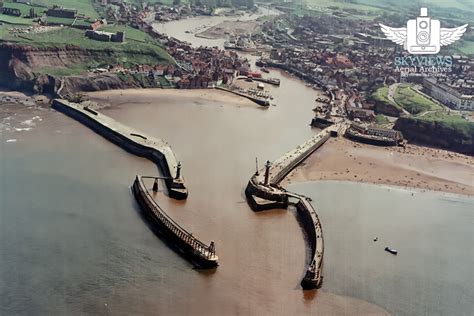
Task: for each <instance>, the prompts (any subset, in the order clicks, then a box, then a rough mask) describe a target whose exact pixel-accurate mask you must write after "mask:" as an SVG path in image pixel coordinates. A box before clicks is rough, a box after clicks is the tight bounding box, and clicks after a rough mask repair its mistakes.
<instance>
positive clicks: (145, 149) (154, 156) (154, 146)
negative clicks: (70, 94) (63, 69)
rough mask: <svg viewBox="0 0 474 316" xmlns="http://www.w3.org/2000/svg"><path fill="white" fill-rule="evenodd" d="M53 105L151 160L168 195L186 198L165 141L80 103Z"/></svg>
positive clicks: (56, 103)
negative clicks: (163, 180) (160, 174)
mask: <svg viewBox="0 0 474 316" xmlns="http://www.w3.org/2000/svg"><path fill="white" fill-rule="evenodd" d="M52 107H53V108H54V109H56V110H58V111H60V112H63V113H64V114H66V115H68V116H70V117H72V118H74V119H76V120H77V121H79V122H81V123H82V124H84V125H86V126H88V127H89V128H91V129H92V130H93V131H95V132H96V133H98V134H100V135H102V136H103V137H105V138H107V139H108V140H109V141H111V142H113V143H115V144H116V145H118V146H120V147H122V148H123V149H125V150H126V151H128V152H130V153H132V154H134V155H137V156H141V157H145V158H148V159H149V160H151V161H152V162H154V163H155V164H156V165H157V166H158V168H159V169H160V171H161V173H162V174H163V176H164V178H166V179H165V184H166V188H167V190H168V194H169V196H170V197H171V198H174V199H179V200H181V199H186V198H187V196H188V191H187V189H186V186H185V183H184V179H183V176H182V174H181V165H180V163H179V162H178V161H177V159H176V157H175V155H174V153H173V151H172V149H171V147H170V145H169V144H168V143H167V142H165V141H164V140H162V139H159V138H153V137H149V136H145V135H143V134H142V133H140V132H138V131H136V130H134V129H132V128H130V127H128V126H125V125H123V124H120V123H119V122H117V121H115V120H114V119H112V118H110V117H108V116H106V115H104V114H101V113H99V112H97V111H95V110H93V109H91V108H89V107H87V106H83V105H81V104H77V103H72V102H69V101H66V100H62V99H56V100H54V101H53V104H52Z"/></svg>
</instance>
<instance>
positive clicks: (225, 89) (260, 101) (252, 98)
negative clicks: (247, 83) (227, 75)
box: [216, 87, 270, 106]
mask: <svg viewBox="0 0 474 316" xmlns="http://www.w3.org/2000/svg"><path fill="white" fill-rule="evenodd" d="M216 89H218V90H222V91H226V92H230V93H233V94H235V95H238V96H241V97H243V98H246V99H249V100H250V101H252V102H254V103H257V104H258V105H261V106H269V105H270V102H269V101H265V100H262V99H259V98H254V97H252V96H251V95H247V94H245V93H240V92H238V91H234V90H230V89H227V88H224V87H216Z"/></svg>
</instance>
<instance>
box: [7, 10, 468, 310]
mask: <svg viewBox="0 0 474 316" xmlns="http://www.w3.org/2000/svg"><path fill="white" fill-rule="evenodd" d="M218 19H222V18H193V19H188V20H185V21H179V22H171V23H169V24H166V25H161V26H159V28H163V29H162V30H163V31H165V32H167V33H168V34H170V35H172V36H174V37H177V38H180V39H183V40H186V41H189V42H191V43H193V45H204V44H205V45H209V44H210V42H214V41H210V40H207V39H198V38H195V37H194V36H191V35H192V34H189V33H185V31H186V30H190V29H194V28H196V27H198V26H199V25H202V24H203V23H205V24H207V25H213V24H215V23H219V22H220V20H218ZM215 43H217V44H216V45H219V46H220V45H221V44H222V41H220V40H218V41H215ZM211 45H214V44H211ZM271 76H274V77H278V78H280V79H281V87H280V88H269V89H271V93H272V95H274V97H275V100H274V103H275V104H277V106H274V107H273V106H272V107H270V108H268V109H266V110H265V109H262V108H260V107H258V106H256V105H254V104H252V103H250V102H248V101H246V100H242V99H239V98H238V97H234V96H230V95H227V94H225V93H223V92H217V91H204V92H203V91H196V90H194V91H179V92H177V91H173V90H146V91H143V90H130V91H108V92H99V93H93V94H91V97H92V98H93V99H95V100H96V101H100V102H102V103H106V104H109V105H111V106H110V107H107V108H106V109H103V110H101V111H102V112H104V113H105V114H107V115H110V116H111V117H113V118H115V119H117V120H118V121H120V122H122V123H124V124H127V125H129V126H132V127H134V128H136V129H138V130H141V131H143V132H144V133H146V134H148V135H153V136H157V137H161V138H163V139H165V140H167V141H168V142H169V143H170V144H171V146H172V148H173V150H174V151H175V154H176V156H177V157H178V159H179V160H181V161H182V163H183V174H184V177H185V179H186V183H187V185H188V189H189V198H188V199H187V200H186V201H184V202H183V201H174V200H169V199H168V198H166V197H165V196H160V198H159V203H160V204H161V205H162V207H163V208H164V209H165V210H166V211H167V212H168V213H169V214H170V215H171V216H172V217H174V218H176V220H177V221H178V222H179V223H180V224H182V225H183V226H184V227H186V228H188V229H189V230H190V231H192V232H194V233H195V235H196V236H199V237H200V238H201V239H202V240H203V241H205V242H209V241H210V240H214V241H215V242H216V245H217V254H218V255H219V257H220V266H219V267H218V268H217V270H216V271H215V272H200V271H196V270H193V269H192V266H191V265H190V264H189V263H188V262H187V261H185V260H183V259H182V258H181V257H179V256H178V255H177V254H176V253H175V252H174V251H173V250H171V249H169V248H168V247H167V246H166V245H165V244H164V243H163V242H162V241H161V240H160V239H159V238H158V237H157V236H156V235H155V234H154V233H153V231H152V230H151V229H150V227H149V226H148V225H147V224H146V221H145V220H144V219H143V218H142V217H141V215H140V211H139V208H138V206H137V205H136V203H135V201H134V199H133V196H132V194H131V192H130V185H131V184H132V181H133V179H134V177H135V175H136V174H137V173H138V174H148V175H155V174H156V172H157V170H156V166H154V165H153V164H152V163H151V162H149V161H148V160H146V159H142V158H138V157H136V156H133V155H131V154H128V153H126V152H125V151H123V150H122V149H120V148H118V147H117V146H115V145H113V144H111V143H109V142H108V141H107V140H105V139H103V138H102V137H101V136H99V135H97V134H95V133H94V132H92V131H91V130H89V129H88V128H87V127H85V126H82V125H81V124H79V123H78V122H76V121H74V120H72V119H71V118H69V117H67V116H65V115H63V114H61V113H58V112H56V111H54V110H50V109H46V108H44V107H37V106H30V107H26V106H23V105H11V106H8V107H5V106H3V107H0V187H1V189H0V262H1V265H0V314H2V315H3V314H5V315H11V314H25V315H31V314H62V315H65V314H67V315H78V314H110V315H132V314H145V315H189V314H196V315H230V314H242V315H367V314H372V315H383V314H385V313H391V314H396V315H420V314H424V315H470V314H471V313H472V310H473V303H472V302H473V301H474V290H473V289H472V284H473V283H474V275H473V273H472V266H473V265H474V248H473V247H472V242H473V241H474V231H473V229H472V224H473V223H474V212H473V209H474V201H473V199H472V197H466V196H459V195H453V194H446V193H439V192H419V191H415V190H413V191H412V190H407V189H401V188H394V187H387V186H376V185H371V184H360V183H350V182H334V181H324V182H315V183H295V184H292V185H290V187H289V189H291V190H292V191H295V192H299V193H302V194H306V195H309V196H311V197H312V198H313V203H315V205H316V208H317V210H318V212H319V214H320V217H321V221H322V225H323V230H324V237H325V259H324V260H325V263H324V270H323V275H324V283H323V287H322V289H320V290H318V291H309V292H303V291H302V290H301V288H300V286H299V282H300V281H301V278H302V276H303V273H304V269H305V266H306V265H305V260H307V259H308V258H307V256H308V250H307V248H306V246H307V245H306V243H305V239H304V238H305V237H304V235H303V231H302V229H301V227H300V225H299V223H298V221H297V218H296V215H295V211H294V210H292V209H289V210H274V211H270V212H264V213H259V214H256V213H254V212H252V211H251V210H250V208H249V207H248V205H247V203H246V201H245V196H244V194H243V190H244V188H245V185H246V183H247V181H248V179H249V178H250V176H251V174H252V173H253V172H254V171H255V157H258V158H259V161H260V164H263V162H264V161H265V160H266V159H270V160H272V159H275V158H277V157H278V156H279V155H280V154H282V153H284V152H286V151H287V150H289V149H292V148H294V147H295V146H296V145H298V144H299V143H302V142H303V141H305V140H306V139H307V138H309V137H310V136H311V135H313V134H314V133H316V132H317V131H315V130H312V129H311V128H310V126H309V122H310V119H311V116H312V115H313V112H312V110H311V109H312V108H313V107H314V99H315V98H316V97H317V96H318V95H319V94H320V93H319V92H318V91H315V90H313V89H311V88H308V87H306V86H305V84H304V83H303V82H301V81H299V80H297V79H295V78H292V77H290V76H288V75H286V74H285V73H281V72H279V71H272V73H271ZM375 236H377V237H378V239H379V240H378V241H377V242H374V241H373V238H374V237H375ZM387 245H390V246H393V247H395V248H397V249H398V250H399V254H398V255H397V256H393V255H391V254H388V253H387V252H385V251H383V248H384V247H385V246H387Z"/></svg>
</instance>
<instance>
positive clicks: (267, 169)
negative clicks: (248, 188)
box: [264, 160, 272, 185]
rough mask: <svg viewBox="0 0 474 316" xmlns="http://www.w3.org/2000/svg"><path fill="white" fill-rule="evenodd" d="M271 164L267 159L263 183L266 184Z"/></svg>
mask: <svg viewBox="0 0 474 316" xmlns="http://www.w3.org/2000/svg"><path fill="white" fill-rule="evenodd" d="M271 165H272V164H271V163H270V160H267V163H266V164H265V183H264V185H268V178H269V176H270V166H271Z"/></svg>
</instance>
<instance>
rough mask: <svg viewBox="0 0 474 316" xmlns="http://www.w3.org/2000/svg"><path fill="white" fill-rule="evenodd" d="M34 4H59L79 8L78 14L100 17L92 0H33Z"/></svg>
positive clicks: (45, 5)
mask: <svg viewBox="0 0 474 316" xmlns="http://www.w3.org/2000/svg"><path fill="white" fill-rule="evenodd" d="M32 4H34V5H40V6H44V7H52V6H53V5H58V6H62V7H64V8H68V9H77V13H78V14H80V15H85V16H86V17H88V18H91V19H97V18H99V15H98V14H97V12H96V10H95V9H94V6H93V5H92V0H32Z"/></svg>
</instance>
